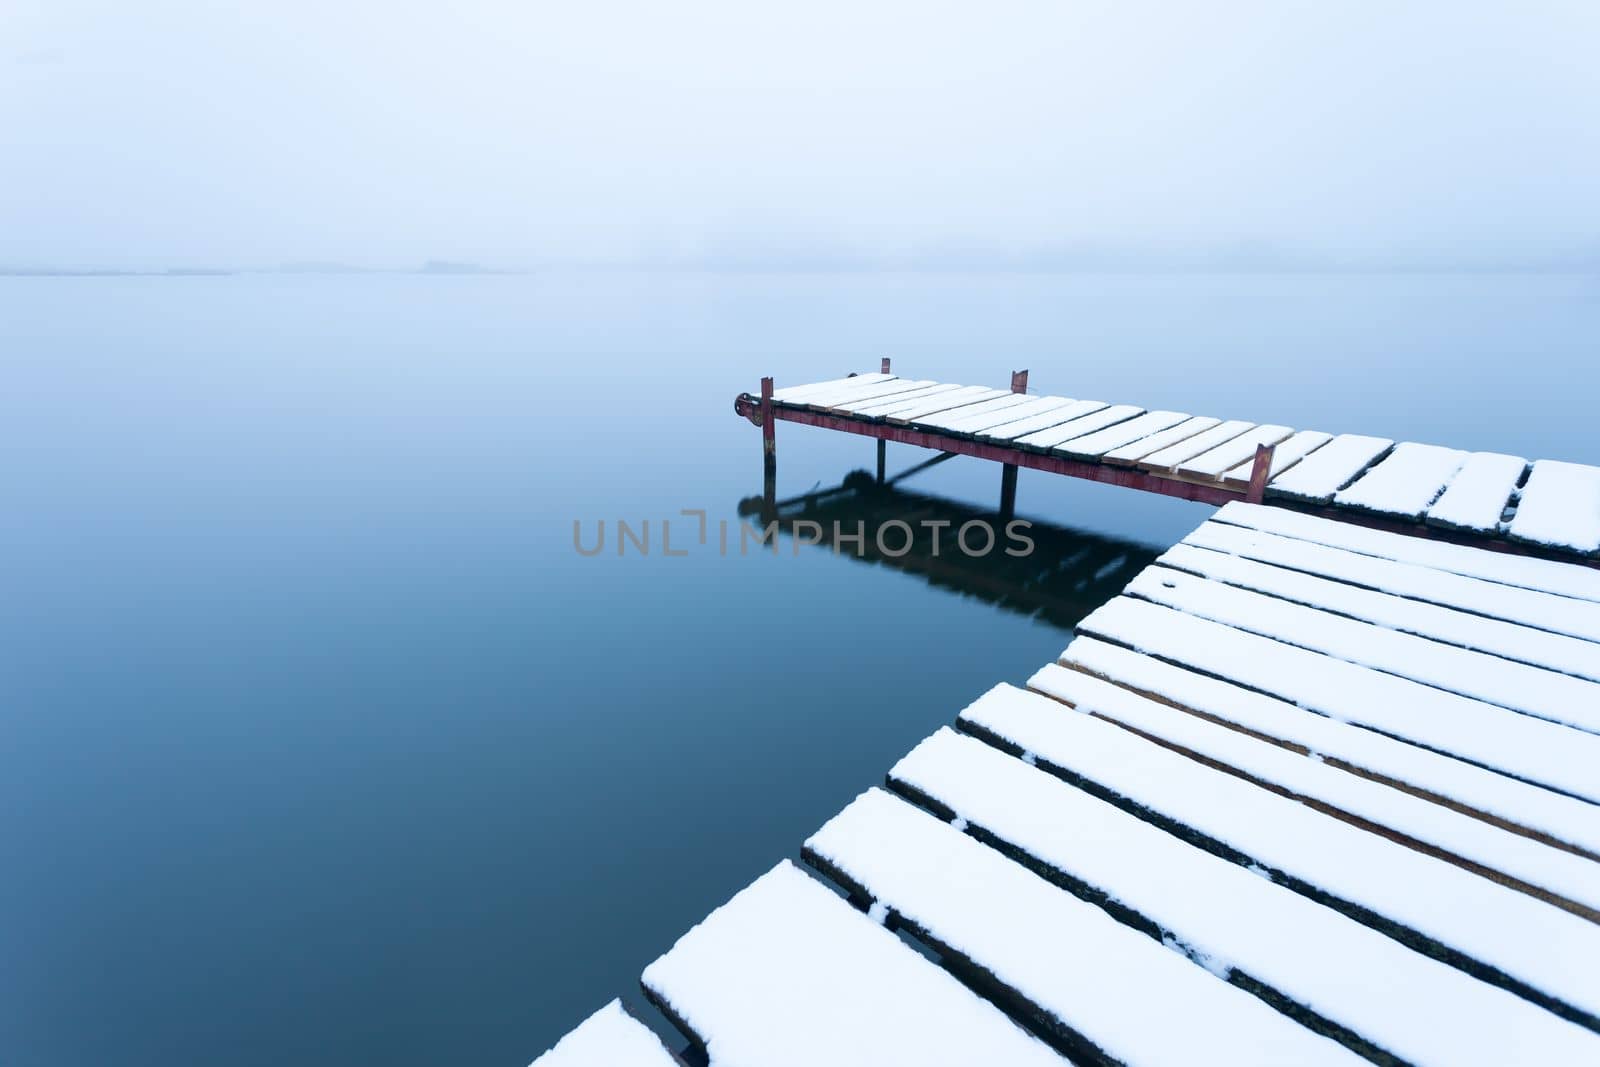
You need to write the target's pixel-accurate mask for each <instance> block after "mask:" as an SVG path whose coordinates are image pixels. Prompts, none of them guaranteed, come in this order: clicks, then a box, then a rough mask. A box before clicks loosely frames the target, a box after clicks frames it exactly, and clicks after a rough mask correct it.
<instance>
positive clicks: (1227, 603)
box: [1124, 566, 1600, 753]
mask: <svg viewBox="0 0 1600 1067" xmlns="http://www.w3.org/2000/svg"><path fill="white" fill-rule="evenodd" d="M1124 592H1125V593H1127V594H1129V595H1131V596H1137V597H1143V598H1144V599H1146V600H1150V601H1153V602H1155V603H1157V604H1165V605H1166V606H1167V607H1169V608H1176V609H1177V610H1179V611H1182V612H1186V613H1187V614H1190V615H1194V616H1196V617H1198V618H1202V619H1210V620H1211V621H1212V622H1220V623H1222V624H1224V625H1227V626H1231V627H1233V628H1234V629H1236V630H1243V631H1245V632H1247V633H1253V634H1259V635H1260V636H1262V637H1270V638H1272V639H1273V640H1275V641H1282V642H1284V643H1285V644H1288V645H1293V646H1295V647H1297V648H1306V649H1310V650H1312V651H1313V652H1321V653H1323V654H1324V655H1328V656H1332V657H1334V658H1336V659H1340V660H1344V661H1346V662H1348V663H1356V664H1360V665H1361V666H1364V667H1371V668H1372V669H1374V670H1378V671H1384V672H1386V673H1389V674H1392V675H1395V676H1397V677H1400V678H1409V679H1411V680H1412V681H1414V682H1419V683H1421V684H1423V685H1427V686H1433V687H1435V688H1437V689H1440V690H1443V691H1445V692H1450V693H1458V694H1460V695H1461V696H1464V697H1470V698H1471V699H1473V700H1480V701H1483V702H1484V703H1486V704H1494V705H1498V706H1499V707H1501V708H1506V709H1509V710H1511V711H1513V712H1519V713H1521V714H1523V715H1530V716H1534V717H1537V718H1540V719H1544V720H1547V721H1549V722H1551V723H1563V724H1565V725H1567V726H1570V727H1575V728H1577V729H1579V730H1587V731H1589V732H1590V733H1594V734H1600V685H1597V684H1596V683H1594V682H1591V681H1588V680H1587V679H1583V678H1575V677H1573V676H1571V675H1567V674H1557V673H1556V672H1554V671H1548V670H1545V669H1544V668H1542V667H1532V666H1529V665H1528V664H1525V663H1516V662H1513V661H1511V660H1507V659H1502V658H1500V657H1498V656H1490V655H1486V654H1484V653H1482V652H1475V651H1473V650H1471V649H1467V648H1460V647H1457V646H1455V645H1447V644H1443V643H1441V642H1438V641H1433V640H1429V639H1428V638H1426V637H1417V636H1416V635H1414V634H1408V633H1403V632H1396V631H1395V630H1393V629H1390V628H1389V627H1387V626H1376V625H1374V624H1372V623H1370V622H1363V621H1362V620H1360V619H1352V618H1347V617H1345V616H1343V615H1335V614H1333V613H1331V612H1327V611H1323V610H1322V609H1321V608H1319V607H1310V606H1307V605H1305V604H1298V603H1294V602H1291V601H1287V600H1283V599H1280V598H1278V597H1275V596H1267V595H1264V594H1262V593H1257V592H1255V591H1253V590H1250V589H1244V588H1239V587H1236V586H1232V585H1226V584H1224V583H1222V582H1217V581H1211V580H1209V579H1206V578H1200V577H1196V576H1195V575H1193V574H1188V573H1184V572H1181V571H1176V570H1171V569H1169V568H1167V567H1164V566H1151V567H1148V568H1146V569H1145V570H1144V571H1142V572H1141V573H1140V574H1138V575H1137V576H1136V577H1135V578H1134V579H1133V581H1131V582H1129V583H1128V585H1127V588H1126V589H1125V590H1124ZM1595 741H1596V744H1597V745H1600V737H1596V738H1595ZM1596 751H1597V753H1600V749H1597V750H1596Z"/></svg>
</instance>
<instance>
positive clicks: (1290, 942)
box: [889, 687, 1595, 1063]
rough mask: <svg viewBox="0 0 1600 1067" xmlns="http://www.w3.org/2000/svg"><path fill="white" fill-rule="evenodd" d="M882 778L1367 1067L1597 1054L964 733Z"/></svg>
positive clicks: (1543, 1017) (1461, 980)
mask: <svg viewBox="0 0 1600 1067" xmlns="http://www.w3.org/2000/svg"><path fill="white" fill-rule="evenodd" d="M1008 688H1009V687H1008ZM1012 692H1013V693H1015V692H1016V691H1015V690H1012ZM1018 697H1019V698H1026V699H1032V700H1041V701H1042V698H1040V697H1031V696H1029V695H1028V694H1018ZM984 699H985V700H988V699H990V698H989V697H985V698H984ZM1057 713H1058V714H1059V711H1058V712H1057ZM889 777H890V782H891V785H892V786H893V787H894V788H895V789H897V790H900V791H904V792H905V793H907V794H908V795H912V796H916V797H918V798H925V799H926V801H927V802H928V803H930V804H931V805H933V806H936V807H938V808H939V809H940V813H941V814H948V815H950V816H951V817H953V818H959V819H960V820H962V821H963V822H964V823H965V824H966V826H967V827H968V832H969V833H976V834H979V835H982V839H983V840H985V841H987V842H991V843H993V844H994V846H995V847H996V848H998V849H1001V850H1003V851H1004V852H1005V853H1006V854H1007V855H1011V856H1014V857H1016V858H1017V859H1019V860H1021V861H1022V862H1024V863H1026V864H1028V865H1029V866H1030V867H1032V868H1034V869H1035V870H1038V871H1040V872H1041V873H1043V874H1044V876H1045V877H1047V878H1049V879H1050V880H1051V881H1053V882H1055V883H1056V884H1058V885H1062V886H1064V887H1066V888H1068V889H1070V891H1072V892H1075V893H1077V894H1079V895H1080V896H1084V897H1085V898H1087V899H1091V900H1093V901H1095V902H1097V903H1100V904H1101V906H1102V907H1105V908H1106V909H1107V910H1108V911H1110V912H1111V913H1112V914H1113V915H1116V916H1118V917H1119V918H1121V919H1122V920H1123V921H1124V922H1128V923H1130V924H1131V925H1134V926H1136V927H1137V928H1139V929H1142V930H1145V931H1146V932H1147V933H1149V934H1150V935H1151V936H1152V937H1159V938H1161V939H1162V940H1163V941H1164V942H1165V943H1167V944H1169V945H1171V946H1172V947H1173V948H1175V949H1177V950H1178V951H1181V952H1183V953H1184V954H1186V955H1188V956H1189V957H1191V958H1193V959H1196V960H1197V961H1199V962H1202V963H1204V964H1205V965H1208V966H1210V967H1212V968H1213V969H1215V970H1216V971H1217V973H1218V974H1219V976H1225V977H1226V978H1227V979H1228V980H1230V981H1233V982H1234V983H1236V984H1241V985H1244V986H1245V987H1246V988H1254V989H1259V990H1260V991H1261V992H1260V994H1259V995H1261V996H1262V997H1263V998H1264V999H1269V1001H1270V1002H1272V1003H1274V1004H1276V1005H1277V1006H1279V1008H1280V1010H1283V1011H1285V1012H1286V1013H1289V1014H1291V1015H1292V1016H1293V1017H1294V1018H1296V1019H1298V1020H1300V1021H1302V1022H1306V1023H1307V1024H1308V1025H1319V1024H1320V1026H1321V1027H1322V1028H1323V1029H1325V1030H1336V1032H1338V1033H1339V1035H1340V1037H1341V1038H1342V1039H1343V1040H1345V1041H1347V1042H1348V1043H1350V1044H1351V1045H1353V1046H1356V1047H1362V1046H1365V1048H1366V1049H1367V1050H1369V1051H1368V1055H1370V1056H1372V1058H1374V1059H1377V1060H1379V1062H1383V1061H1384V1059H1385V1057H1384V1055H1383V1054H1384V1053H1386V1054H1387V1056H1388V1057H1389V1058H1395V1059H1398V1060H1400V1061H1402V1062H1410V1063H1471V1062H1479V1061H1481V1062H1487V1063H1496V1062H1506V1063H1510V1062H1517V1061H1518V1060H1519V1059H1521V1058H1523V1057H1527V1056H1532V1057H1533V1058H1534V1059H1540V1060H1544V1061H1547V1062H1551V1063H1557V1062H1563V1061H1564V1060H1568V1059H1570V1057H1572V1056H1578V1057H1580V1058H1583V1057H1587V1056H1588V1055H1589V1054H1590V1051H1589V1050H1590V1049H1591V1048H1592V1047H1593V1045H1594V1040H1595V1039H1594V1036H1593V1035H1591V1034H1590V1033H1588V1032H1587V1031H1585V1030H1582V1029H1579V1028H1578V1027H1576V1026H1573V1025H1571V1024H1569V1023H1567V1022H1564V1021H1563V1020H1561V1019H1558V1018H1557V1017H1556V1016H1554V1015H1552V1014H1550V1013H1549V1012H1546V1011H1544V1010H1543V1009H1541V1008H1538V1007H1536V1006H1534V1005H1533V1004H1530V1003H1528V1002H1527V1001H1525V1000H1522V999H1521V998H1519V997H1517V996H1515V995H1514V994H1512V993H1509V992H1507V991H1505V990H1502V989H1498V988H1495V987H1493V986H1490V985H1488V984H1486V983H1483V982H1479V981H1477V980H1476V979H1473V978H1470V977H1468V976H1467V975H1465V974H1462V973H1461V972H1459V971H1456V970H1453V969H1452V968H1450V967H1447V966H1444V965H1443V964H1440V963H1438V962H1436V961H1434V960H1431V959H1428V958H1427V957H1425V956H1423V955H1421V954H1419V953H1416V952H1413V951H1411V950H1410V949H1408V948H1406V947H1405V946H1404V945H1402V944H1400V943H1399V942H1397V941H1395V940H1392V939H1391V938H1389V937H1387V936H1385V935H1384V934H1381V933H1378V932H1377V931H1375V930H1372V929H1369V928H1368V927H1366V926H1363V925H1361V924H1360V923H1358V922H1355V921H1354V920H1352V919H1350V918H1348V917H1346V916H1344V915H1342V914H1340V913H1339V912H1337V911H1334V910H1333V909H1332V908H1326V907H1323V906H1322V905H1320V904H1318V903H1316V902H1314V901H1311V900H1308V899H1307V898H1305V897H1303V896H1301V895H1299V894H1298V893H1295V892H1294V891H1292V890H1290V889H1288V888H1286V887H1284V886H1282V885H1276V884H1274V883H1273V882H1272V881H1270V880H1268V879H1266V878H1263V877H1259V876H1258V875H1257V874H1256V873H1253V872H1252V871H1250V870H1249V869H1247V868H1245V867H1242V866H1239V865H1237V864H1235V863H1231V862H1229V861H1227V860H1225V859H1222V858H1219V857H1217V856H1215V855H1212V854H1211V853H1209V852H1205V851H1202V850H1201V849H1199V848H1196V847H1194V846H1193V845H1191V844H1188V843H1186V842H1185V841H1183V840H1181V839H1179V838H1178V837H1175V836H1173V835H1172V834H1169V833H1167V832H1166V831H1164V830H1161V829H1159V828H1157V827H1156V826H1153V825H1151V824H1150V823H1148V822H1145V821H1143V820H1141V819H1139V818H1138V817H1136V816H1135V815H1133V814H1130V813H1129V812H1127V811H1124V810H1122V809H1121V808H1118V807H1115V806H1113V805H1112V804H1110V803H1107V802H1106V801H1105V800H1104V799H1101V798H1098V797H1095V796H1093V795H1091V794H1090V793H1088V792H1085V791H1083V790H1081V789H1074V788H1072V787H1071V786H1069V785H1067V784H1066V783H1064V782H1062V781H1060V780H1059V779H1057V778H1054V777H1052V776H1051V775H1049V774H1047V773H1045V772H1044V771H1040V770H1035V769H1034V768H1032V767H1029V766H1028V765H1027V764H1026V763H1024V762H1023V761H1021V760H1018V759H1014V758H1012V757H1010V756H1007V755H1005V754H1003V753H1001V752H999V751H997V750H996V749H994V748H991V747H989V746H988V745H985V744H983V743H982V742H980V741H977V740H975V739H973V738H970V737H962V736H960V735H958V734H956V733H954V732H952V731H950V730H941V731H939V732H938V733H937V734H935V735H934V736H933V737H930V738H929V739H928V740H926V741H924V742H922V744H920V745H918V746H917V748H916V749H915V750H914V751H912V752H911V754H910V755H908V756H906V757H905V758H904V759H903V760H901V761H900V762H899V763H898V764H896V765H895V767H894V769H893V770H892V771H890V772H889ZM1375 1053H1376V1054H1375ZM1224 1059H1225V1057H1224ZM1199 1061H1200V1058H1198V1057H1187V1056H1182V1055H1180V1056H1178V1057H1176V1058H1175V1059H1172V1060H1170V1061H1169V1060H1166V1059H1161V1060H1155V1061H1150V1062H1174V1063H1187V1062H1199ZM1205 1062H1210V1061H1205Z"/></svg>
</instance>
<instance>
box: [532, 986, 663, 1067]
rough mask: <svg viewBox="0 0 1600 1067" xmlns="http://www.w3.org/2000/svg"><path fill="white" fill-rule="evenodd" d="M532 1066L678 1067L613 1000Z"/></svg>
mask: <svg viewBox="0 0 1600 1067" xmlns="http://www.w3.org/2000/svg"><path fill="white" fill-rule="evenodd" d="M533 1067H679V1061H678V1060H677V1059H676V1058H674V1057H673V1056H672V1054H671V1053H669V1052H668V1051H667V1050H666V1049H665V1048H664V1047H662V1044H661V1040H660V1039H659V1038H658V1037H656V1035H655V1034H654V1033H652V1032H651V1031H650V1030H649V1028H648V1027H646V1026H645V1025H644V1024H643V1023H641V1022H640V1021H639V1020H638V1019H635V1018H634V1017H633V1016H631V1015H629V1014H628V1013H627V1012H626V1011H624V1010H623V1008H622V1002H621V1001H618V1000H613V1001H612V1002H611V1003H610V1004H607V1005H606V1006H605V1007H603V1008H601V1009H600V1010H599V1011H597V1012H595V1013H594V1014H593V1015H591V1016H589V1017H588V1018H587V1019H585V1020H584V1021H583V1022H581V1023H579V1024H578V1026H577V1028H576V1029H574V1030H573V1031H572V1032H571V1033H569V1034H567V1036H565V1037H563V1038H562V1039H561V1040H560V1041H558V1042H556V1045H555V1047H554V1048H552V1049H551V1050H550V1051H549V1052H546V1053H545V1054H544V1055H543V1056H540V1057H539V1058H538V1059H536V1060H534V1061H533Z"/></svg>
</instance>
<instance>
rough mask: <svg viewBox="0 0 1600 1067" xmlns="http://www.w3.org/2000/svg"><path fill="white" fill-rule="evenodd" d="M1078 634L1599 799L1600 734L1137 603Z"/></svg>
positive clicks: (1100, 612) (1105, 610) (1108, 612)
mask: <svg viewBox="0 0 1600 1067" xmlns="http://www.w3.org/2000/svg"><path fill="white" fill-rule="evenodd" d="M1078 632H1079V633H1083V634H1089V635H1091V636H1095V637H1100V638H1104V639H1106V640H1109V641H1113V642H1115V643H1117V644H1123V645H1127V646H1128V647H1130V648H1134V649H1137V650H1138V651H1141V652H1146V653H1149V654H1151V655H1156V656H1160V657H1162V658H1163V659H1167V660H1170V661H1172V662H1174V663H1182V664H1184V665H1186V666H1189V667H1191V668H1194V669H1196V670H1200V671H1204V672H1205V673H1207V674H1213V675H1216V676H1218V677H1221V678H1227V679H1229V680H1232V681H1235V682H1238V683H1239V684H1240V685H1243V686H1247V687H1249V688H1251V689H1257V690H1260V691H1261V692H1264V693H1267V694H1269V695H1272V696H1277V697H1282V698H1283V699H1285V700H1288V701H1290V702H1292V703H1295V704H1299V705H1300V706H1301V707H1303V708H1308V709H1311V710H1313V711H1317V712H1320V713H1322V714H1324V715H1328V716H1331V717H1332V718H1335V719H1341V720H1343V721H1345V722H1353V723H1358V724H1360V725H1362V726H1366V727H1368V728H1370V729H1376V730H1382V731H1383V732H1384V733H1387V734H1390V735H1392V736H1395V737H1402V738H1405V739H1406V740H1408V741H1413V742H1416V743H1419V744H1423V745H1427V746H1428V747H1429V748H1433V749H1436V750H1438V751H1441V752H1448V753H1452V754H1454V755H1457V756H1461V757H1464V758H1466V759H1470V760H1472V761H1473V762H1475V763H1479V764H1482V765H1483V766H1486V767H1491V768H1493V769H1495V770H1498V771H1501V772H1502V773H1506V774H1512V775H1515V776H1516V777H1519V778H1523V779H1525V780H1527V781H1530V782H1535V783H1538V784H1541V785H1546V786H1552V787H1554V788H1557V789H1561V790H1564V791H1566V792H1568V793H1572V794H1573V795H1575V796H1579V797H1582V798H1583V799H1585V800H1591V801H1596V802H1600V770H1597V768H1600V737H1597V736H1595V735H1594V734H1588V733H1583V732H1582V731H1579V730H1573V729H1571V728H1569V727H1566V726H1560V725H1557V724H1555V723H1550V722H1545V721H1544V720H1542V719H1535V718H1531V717H1529V716H1527V715H1515V714H1508V713H1507V712H1506V711H1505V710H1504V709H1502V708H1496V707H1491V706H1488V705H1486V704H1483V703H1481V702H1479V701H1476V700H1471V699H1468V698H1467V697H1462V696H1457V695H1456V694H1454V693H1446V692H1444V691H1443V690H1440V689H1433V688H1430V687H1428V686H1424V685H1419V684H1417V683H1416V682H1411V681H1407V680H1406V679H1404V678H1397V677H1395V676H1394V675H1392V674H1383V673H1380V672H1378V671H1374V670H1369V669H1368V668H1366V667H1361V666H1357V665H1356V664H1353V663H1345V662H1343V661H1342V660H1337V659H1333V658H1332V657H1329V656H1324V655H1322V654H1321V653H1318V652H1308V651H1306V650H1305V649H1300V648H1295V647H1294V646H1292V645H1286V644H1284V643H1282V642H1281V641H1273V640H1271V639H1270V638H1265V637H1257V636H1256V635H1254V634H1248V633H1244V632H1243V631H1241V630H1235V629H1233V628H1231V627H1228V626H1223V625H1221V624H1220V623H1215V622H1211V621H1209V620H1207V619H1199V618H1196V617H1194V616H1193V615H1187V614H1184V613H1183V612H1180V611H1174V610H1172V609H1171V608H1165V607H1162V606H1160V605H1159V604H1151V603H1148V602H1146V601H1143V600H1135V599H1133V598H1132V597H1125V596H1124V597H1117V598H1116V599H1115V600H1113V601H1111V602H1110V603H1108V604H1106V605H1104V606H1102V607H1101V608H1099V609H1097V610H1096V611H1095V612H1093V613H1092V614H1091V615H1089V616H1088V618H1086V619H1084V620H1083V621H1082V622H1080V623H1079V624H1078Z"/></svg>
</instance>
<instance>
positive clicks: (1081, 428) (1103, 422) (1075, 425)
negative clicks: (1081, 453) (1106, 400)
mask: <svg viewBox="0 0 1600 1067" xmlns="http://www.w3.org/2000/svg"><path fill="white" fill-rule="evenodd" d="M1143 412H1144V408H1141V407H1137V406H1135V405H1133V404H1113V405H1111V406H1110V407H1108V408H1101V409H1100V410H1099V411H1096V412H1092V413H1090V414H1088V415H1082V416H1079V417H1078V418H1076V419H1073V420H1072V421H1071V422H1064V423H1062V424H1061V425H1059V426H1052V427H1050V428H1049V429H1045V430H1039V431H1037V432H1035V433H1030V434H1027V435H1026V436H1023V437H1019V438H1017V439H1016V441H1017V444H1019V445H1023V446H1025V447H1028V448H1041V449H1045V450H1047V451H1048V450H1049V449H1052V448H1054V447H1055V446H1057V445H1059V444H1061V443H1062V442H1064V441H1070V440H1072V439H1073V438H1075V437H1083V436H1084V435H1086V434H1091V433H1094V432H1095V431H1096V430H1102V429H1104V428H1105V427H1107V426H1113V425H1115V424H1117V423H1119V422H1126V421H1127V420H1129V419H1131V418H1133V417H1134V416H1135V415H1140V414H1143Z"/></svg>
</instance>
